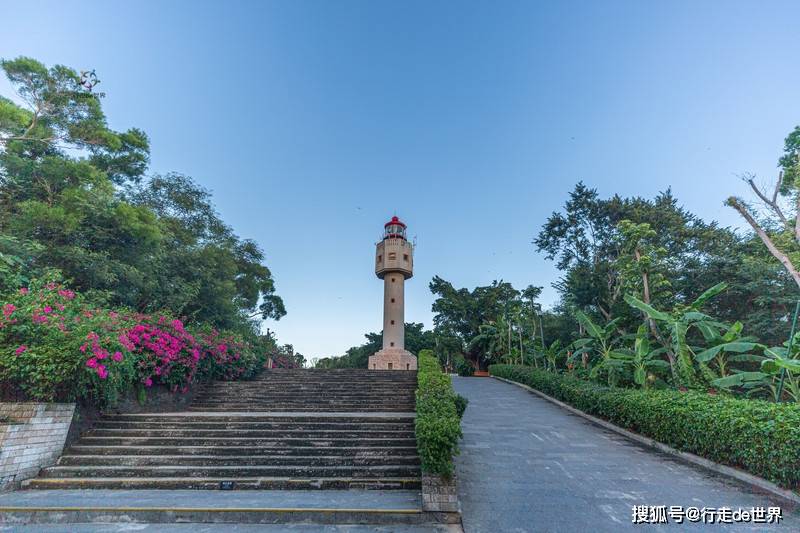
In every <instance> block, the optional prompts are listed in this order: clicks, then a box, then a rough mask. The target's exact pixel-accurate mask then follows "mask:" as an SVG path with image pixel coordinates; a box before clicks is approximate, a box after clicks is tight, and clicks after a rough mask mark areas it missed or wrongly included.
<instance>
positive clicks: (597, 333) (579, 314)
mask: <svg viewBox="0 0 800 533" xmlns="http://www.w3.org/2000/svg"><path fill="white" fill-rule="evenodd" d="M575 318H577V319H578V322H580V324H581V325H582V326H583V327H584V328H585V329H586V332H587V333H589V335H591V336H592V337H594V338H595V339H601V338H603V330H602V329H601V328H600V326H598V325H597V324H595V323H594V322H592V319H591V318H589V317H588V316H586V314H585V313H584V312H583V311H580V310H576V311H575Z"/></svg>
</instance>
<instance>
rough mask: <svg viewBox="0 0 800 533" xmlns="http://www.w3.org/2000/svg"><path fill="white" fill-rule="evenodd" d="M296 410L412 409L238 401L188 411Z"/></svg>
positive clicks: (406, 407) (404, 407) (405, 410)
mask: <svg viewBox="0 0 800 533" xmlns="http://www.w3.org/2000/svg"><path fill="white" fill-rule="evenodd" d="M245 410H249V411H259V410H260V411H270V410H271V411H296V412H334V413H335V412H337V411H338V412H348V413H350V412H370V411H377V412H400V413H408V412H411V411H412V410H413V407H412V405H411V404H409V405H364V404H354V405H336V404H332V405H319V406H316V405H315V406H308V405H305V404H282V403H275V404H263V405H256V404H253V403H249V404H240V403H212V404H192V405H191V406H190V407H189V411H217V412H230V411H245Z"/></svg>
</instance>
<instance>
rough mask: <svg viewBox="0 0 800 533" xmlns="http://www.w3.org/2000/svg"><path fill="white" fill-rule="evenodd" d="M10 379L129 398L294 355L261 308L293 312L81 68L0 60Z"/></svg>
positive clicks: (287, 360) (0, 286) (1, 359)
mask: <svg viewBox="0 0 800 533" xmlns="http://www.w3.org/2000/svg"><path fill="white" fill-rule="evenodd" d="M0 68H2V70H3V72H4V73H5V74H6V76H7V77H8V79H9V81H10V83H11V86H12V88H13V90H14V91H15V93H16V97H15V98H14V99H13V100H12V99H11V98H8V97H6V96H0V305H2V306H3V317H2V319H0V382H2V385H3V391H2V392H3V394H4V395H5V396H15V397H20V396H21V397H27V398H31V399H41V400H53V399H57V400H67V399H76V398H79V399H86V400H91V401H95V402H97V403H99V404H101V405H102V404H106V403H109V402H113V401H115V400H116V399H117V398H118V397H119V396H120V394H122V393H123V392H125V391H127V390H128V389H130V388H131V387H149V386H152V385H154V384H162V385H165V386H168V387H170V388H171V389H172V390H175V391H183V390H186V388H187V387H188V386H190V385H191V383H193V382H194V381H196V380H198V379H205V378H217V379H235V378H241V377H247V376H249V375H251V374H252V373H254V372H256V371H257V370H258V369H260V368H262V367H263V364H264V361H265V360H266V357H267V354H270V355H274V356H275V358H276V360H277V361H280V362H282V363H284V364H287V365H294V364H295V362H296V358H295V357H294V354H290V355H289V356H288V357H284V356H283V355H282V354H280V353H279V352H280V349H279V348H277V346H276V345H275V342H274V340H273V339H272V338H270V337H269V336H262V335H261V334H260V323H261V320H263V319H267V318H273V319H279V318H280V317H281V316H283V315H284V314H285V313H286V311H285V309H284V304H283V301H282V300H281V298H280V297H279V296H277V295H276V294H275V286H274V281H273V279H272V275H271V273H270V271H269V269H268V268H267V267H266V266H264V265H263V264H262V263H263V259H264V257H263V253H262V251H261V250H260V249H259V247H258V246H257V245H256V244H255V243H254V242H253V241H250V240H243V239H240V238H239V237H237V236H236V235H235V234H234V233H233V231H232V229H231V228H230V227H229V226H227V225H226V224H225V223H224V222H223V221H222V220H221V219H220V218H219V216H218V214H217V213H216V211H215V210H214V207H213V205H212V203H211V197H210V194H209V193H208V192H207V191H205V190H204V189H202V188H201V187H199V186H198V185H196V184H195V183H194V182H193V181H192V180H191V178H189V177H187V176H183V175H180V174H174V173H170V174H166V175H162V176H159V175H148V174H147V171H148V165H149V158H150V144H149V140H148V138H147V135H146V134H145V133H144V132H142V131H141V130H138V129H136V128H131V129H129V130H127V131H115V130H112V129H111V128H110V127H109V126H108V123H107V120H106V116H105V114H104V113H103V109H102V98H103V96H104V95H102V94H98V93H94V92H92V90H90V89H87V88H85V87H83V86H81V84H80V83H79V81H80V78H79V75H78V73H77V72H75V71H74V70H73V69H70V68H68V67H65V66H62V65H56V66H54V67H51V68H47V67H45V66H44V65H43V64H41V63H40V62H38V61H36V60H34V59H30V58H25V57H20V58H17V59H13V60H3V61H0Z"/></svg>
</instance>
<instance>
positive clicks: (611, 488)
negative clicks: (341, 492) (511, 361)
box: [453, 377, 800, 533]
mask: <svg viewBox="0 0 800 533" xmlns="http://www.w3.org/2000/svg"><path fill="white" fill-rule="evenodd" d="M453 384H454V386H455V389H456V391H457V392H458V393H459V394H461V395H463V396H466V397H467V398H469V401H470V403H469V407H468V408H467V411H466V413H465V414H464V420H463V422H462V427H463V430H464V439H463V440H462V442H461V455H460V456H459V457H458V458H457V459H456V471H457V475H458V486H459V498H460V500H461V508H462V512H463V522H464V530H465V532H466V533H484V532H485V533H496V532H501V531H502V532H504V533H513V532H528V531H531V532H533V531H536V532H539V531H570V532H582V531H592V532H601V531H602V532H605V531H608V532H612V531H614V532H616V531H625V530H630V531H643V530H648V529H651V528H653V527H654V526H652V525H648V524H639V525H634V524H633V523H632V510H633V507H634V506H638V505H645V506H662V505H663V506H666V508H667V509H669V507H670V506H682V507H683V508H687V507H697V508H701V509H702V508H703V507H707V508H720V507H729V508H732V509H734V510H735V509H738V508H740V507H741V508H744V509H747V510H749V509H750V508H753V507H764V508H767V507H770V506H780V507H782V508H783V509H782V514H783V520H782V521H781V523H780V525H779V526H776V525H771V524H765V523H748V524H742V523H739V524H719V523H715V524H703V523H688V522H686V521H684V522H683V524H676V523H673V521H672V520H670V521H669V522H670V523H669V526H667V527H666V529H669V530H671V531H678V530H691V531H696V530H707V531H800V510H798V509H794V508H792V507H791V506H790V505H789V504H788V503H786V502H785V501H783V500H778V499H775V498H771V497H769V496H766V495H763V494H758V493H755V492H754V491H753V489H751V488H750V487H749V486H747V485H743V484H740V483H738V482H735V481H732V480H730V479H729V478H725V477H722V476H718V475H715V474H712V473H709V472H707V471H705V470H702V469H700V468H698V467H694V466H692V465H688V464H686V463H683V462H680V461H677V460H675V459H673V458H671V457H670V456H668V455H665V454H662V453H660V452H657V451H655V450H652V449H650V448H646V447H643V446H641V445H639V444H637V443H634V442H632V441H629V440H628V439H626V438H624V437H621V436H619V435H617V434H616V433H612V432H610V431H608V430H606V429H604V428H601V427H599V426H596V425H595V424H592V423H591V422H588V421H586V420H584V419H583V418H580V417H578V416H576V415H573V414H572V413H570V412H568V411H566V410H564V409H561V408H560V407H558V406H556V405H554V404H552V403H550V402H548V401H546V400H544V399H542V398H540V397H538V396H535V395H533V394H531V393H529V392H528V391H526V390H524V389H521V388H519V387H516V386H514V385H511V384H508V383H503V382H501V381H498V380H496V379H492V378H459V377H454V378H453ZM668 519H669V517H668ZM659 529H665V526H663V525H662V526H660V527H659Z"/></svg>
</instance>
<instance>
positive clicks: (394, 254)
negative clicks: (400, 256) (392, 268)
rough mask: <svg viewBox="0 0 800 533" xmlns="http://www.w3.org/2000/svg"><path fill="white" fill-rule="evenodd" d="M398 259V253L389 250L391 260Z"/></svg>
mask: <svg viewBox="0 0 800 533" xmlns="http://www.w3.org/2000/svg"><path fill="white" fill-rule="evenodd" d="M395 259H397V254H396V253H394V252H389V261H394V260H395Z"/></svg>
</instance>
